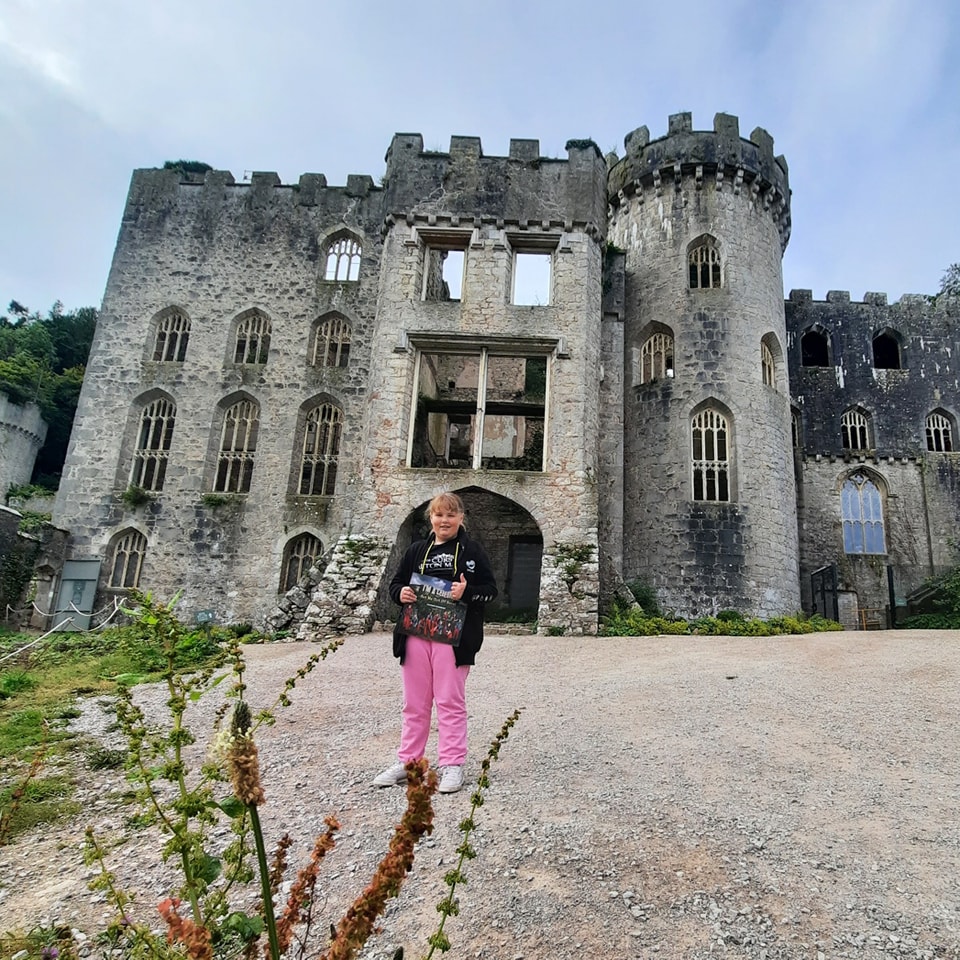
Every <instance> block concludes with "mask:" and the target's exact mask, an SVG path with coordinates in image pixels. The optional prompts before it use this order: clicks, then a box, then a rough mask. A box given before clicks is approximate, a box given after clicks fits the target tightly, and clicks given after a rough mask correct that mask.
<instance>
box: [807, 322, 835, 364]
mask: <svg viewBox="0 0 960 960" xmlns="http://www.w3.org/2000/svg"><path fill="white" fill-rule="evenodd" d="M800 365H801V366H803V367H829V366H830V340H829V339H828V337H827V335H826V333H825V332H824V331H823V330H820V329H817V328H813V329H810V330H807V331H806V332H805V333H804V334H803V336H802V337H801V338H800Z"/></svg>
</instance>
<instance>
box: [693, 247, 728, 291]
mask: <svg viewBox="0 0 960 960" xmlns="http://www.w3.org/2000/svg"><path fill="white" fill-rule="evenodd" d="M689 266H690V289H691V290H698V289H701V290H705V289H708V288H710V287H719V286H721V276H720V251H719V250H717V248H716V247H715V246H714V245H713V243H712V242H710V241H704V242H703V243H700V244H698V245H697V246H695V247H694V248H693V249H692V250H691V251H690V258H689Z"/></svg>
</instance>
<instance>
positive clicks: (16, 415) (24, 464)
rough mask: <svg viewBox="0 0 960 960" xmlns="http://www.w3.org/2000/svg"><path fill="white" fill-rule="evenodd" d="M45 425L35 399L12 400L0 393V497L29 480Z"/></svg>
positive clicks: (45, 429)
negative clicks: (25, 400)
mask: <svg viewBox="0 0 960 960" xmlns="http://www.w3.org/2000/svg"><path fill="white" fill-rule="evenodd" d="M46 436H47V425H46V423H44V420H43V417H42V416H41V415H40V408H39V407H38V406H37V405H36V404H35V403H26V404H19V403H14V402H13V401H12V400H11V399H10V398H9V397H8V396H7V395H6V394H5V393H0V498H2V497H4V496H6V493H7V491H8V490H9V489H10V487H14V486H19V485H20V484H26V483H29V482H30V478H31V477H32V476H33V465H34V463H35V462H36V459H37V454H38V453H39V452H40V448H41V447H42V446H43V441H44V440H45V439H46Z"/></svg>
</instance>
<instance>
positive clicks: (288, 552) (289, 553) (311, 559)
mask: <svg viewBox="0 0 960 960" xmlns="http://www.w3.org/2000/svg"><path fill="white" fill-rule="evenodd" d="M283 554H284V555H283V570H282V572H281V576H280V593H286V592H287V591H288V590H292V589H293V588H294V587H295V586H296V585H297V584H298V583H299V582H300V580H301V579H302V578H303V575H304V574H305V573H306V572H307V571H308V570H309V569H310V568H311V567H312V566H313V565H314V564H315V563H316V561H317V558H318V557H321V556H323V544H322V543H321V542H320V539H319V538H318V537H315V536H314V535H313V534H312V533H301V534H300V536H298V537H294V538H293V539H292V540H291V541H290V542H289V543H288V544H287V547H286V549H285V550H284V551H283Z"/></svg>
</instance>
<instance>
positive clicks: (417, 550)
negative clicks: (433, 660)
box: [390, 527, 497, 667]
mask: <svg viewBox="0 0 960 960" xmlns="http://www.w3.org/2000/svg"><path fill="white" fill-rule="evenodd" d="M458 545H459V550H457V549H456V547H457V546H458ZM438 549H445V550H447V551H448V552H449V551H454V553H455V555H456V570H455V571H454V577H453V579H454V580H459V579H460V574H461V573H462V574H463V575H464V577H465V578H466V580H467V588H466V590H464V592H463V600H464V601H465V602H466V604H467V615H466V618H465V619H464V622H463V632H462V633H461V634H460V643H459V644H458V645H457V646H456V647H454V648H453V649H454V654H455V655H456V660H457V666H458V667H463V666H471V665H472V664H473V663H474V662H475V659H476V656H477V651H478V650H479V649H480V647H481V645H482V644H483V611H484V606H485V605H486V603H487V602H488V601H490V600H494V599H495V598H496V596H497V582H496V580H495V579H494V576H493V571H492V570H491V569H490V561H489V559H488V558H487V554H486V552H485V551H484V549H483V547H481V546H480V544H479V543H477V542H476V541H475V540H471V539H470V538H469V537H468V536H467V534H466V531H465V530H464V529H463V527H460V529H459V530H458V531H457V535H456V537H454V538H453V540H448V541H446V542H445V543H443V544H440V546H439V547H437V546H436V539H435V538H434V537H432V536H431V537H429V538H428V539H426V540H417V541H416V542H415V543H413V544H411V545H410V546H409V547H408V548H407V552H406V553H405V554H404V555H403V559H402V560H401V561H400V566H399V567H398V568H397V572H396V573H395V574H394V576H393V579H392V580H391V581H390V597H391V599H392V600H393V602H394V603H400V591H401V590H402V589H403V588H404V587H406V586H408V585H409V583H410V578H411V576H412V575H413V574H414V573H415V572H419V570H420V568H421V567H422V566H423V564H424V560H425V559H426V558H427V555H428V554H430V553H433V554H436V552H437V550H438ZM427 572H428V573H429V570H428V571H427ZM406 652H407V637H406V634H403V633H398V632H397V628H396V627H395V628H394V631H393V655H394V656H395V657H399V658H400V663H401V664H402V663H403V658H404V655H405V654H406Z"/></svg>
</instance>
